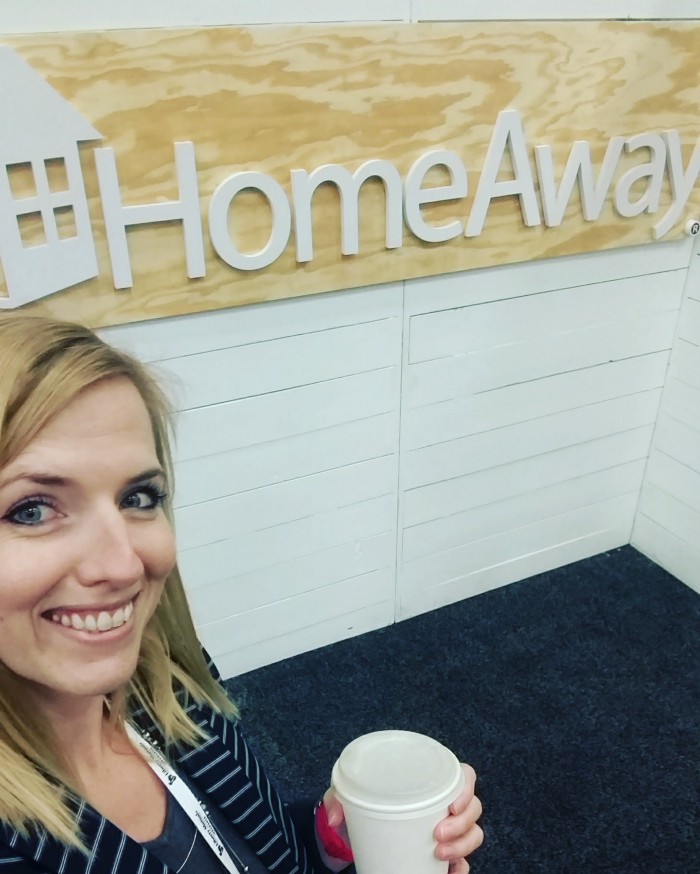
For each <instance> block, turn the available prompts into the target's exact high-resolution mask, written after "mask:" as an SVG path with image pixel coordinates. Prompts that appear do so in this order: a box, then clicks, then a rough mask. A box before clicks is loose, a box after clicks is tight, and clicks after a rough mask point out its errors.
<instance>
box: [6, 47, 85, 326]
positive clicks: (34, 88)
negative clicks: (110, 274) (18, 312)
mask: <svg viewBox="0 0 700 874" xmlns="http://www.w3.org/2000/svg"><path fill="white" fill-rule="evenodd" d="M0 82H2V87H1V89H0V112H1V113H2V118H3V125H2V128H0V260H1V261H2V268H3V271H4V274H5V282H6V285H7V291H8V296H7V297H0V308H4V309H13V308H15V307H18V306H22V305H24V304H27V303H30V302H31V301H35V300H38V299H39V298H42V297H46V296H47V295H49V294H53V293H54V292H56V291H62V290H63V289H66V288H69V287H71V286H73V285H76V284H77V283H79V282H83V281H84V280H86V279H92V278H93V277H95V276H97V274H98V265H97V255H96V252H95V243H94V240H93V236H92V228H91V225H90V216H89V213H88V204H87V197H86V194H85V184H84V182H83V174H82V169H81V166H80V157H79V154H78V144H79V143H81V142H85V141H88V140H100V139H102V137H101V135H100V133H99V132H98V131H96V130H95V128H94V127H92V125H91V124H89V122H87V121H86V120H85V119H84V118H83V117H82V116H81V115H80V113H78V112H77V110H76V109H75V108H74V107H73V106H71V104H70V103H68V101H67V100H65V99H64V98H63V97H61V95H60V94H58V92H56V91H55V90H54V89H53V88H52V87H51V86H50V85H49V84H48V83H47V82H45V81H44V79H42V77H41V76H40V75H39V74H38V73H37V72H36V71H35V70H34V69H32V67H30V66H29V64H28V63H27V62H26V61H24V60H23V59H22V58H21V57H20V56H19V55H18V54H17V53H16V52H15V51H13V50H12V49H10V48H8V47H7V46H0ZM30 231H33V233H30ZM37 232H38V233H37Z"/></svg>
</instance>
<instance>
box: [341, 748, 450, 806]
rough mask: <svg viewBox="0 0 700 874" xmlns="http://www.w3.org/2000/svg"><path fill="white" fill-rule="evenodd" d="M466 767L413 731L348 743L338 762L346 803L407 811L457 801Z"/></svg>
mask: <svg viewBox="0 0 700 874" xmlns="http://www.w3.org/2000/svg"><path fill="white" fill-rule="evenodd" d="M461 782H462V768H461V766H460V764H459V762H458V760H457V757H456V756H455V755H454V753H452V752H450V750H448V749H447V747H444V746H443V745H442V744H441V743H439V742H438V741H436V740H434V739H433V738H431V737H427V736H426V735H424V734H417V733H416V732H413V731H375V732H373V733H372V734H365V735H363V736H362V737H358V738H356V739H355V740H354V741H352V742H351V743H349V744H348V745H347V746H346V747H345V749H344V750H343V751H342V753H341V754H340V757H339V758H338V761H337V762H336V763H335V765H334V766H333V776H332V784H333V788H334V789H335V791H336V793H337V794H338V796H339V797H340V800H341V802H342V801H347V802H350V803H351V804H355V805H356V806H357V807H361V808H364V809H365V810H374V811H384V812H390V811H391V812H397V813H398V812H404V813H408V812H410V811H416V810H420V809H422V808H425V807H432V806H433V805H436V804H442V803H444V804H445V805H447V804H449V803H450V802H451V801H453V800H454V798H455V796H456V795H457V794H458V789H459V788H460V785H461Z"/></svg>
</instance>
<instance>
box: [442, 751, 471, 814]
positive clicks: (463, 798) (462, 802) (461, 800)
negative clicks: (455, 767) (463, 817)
mask: <svg viewBox="0 0 700 874" xmlns="http://www.w3.org/2000/svg"><path fill="white" fill-rule="evenodd" d="M462 770H463V771H464V789H463V790H462V791H461V792H460V794H459V795H458V796H457V798H455V800H454V801H453V802H452V804H450V807H449V810H450V813H461V812H462V811H463V810H464V809H465V808H466V807H467V805H468V804H469V802H470V801H471V799H472V798H473V796H474V788H475V786H476V771H475V770H474V768H472V766H471V765H465V764H464V763H462Z"/></svg>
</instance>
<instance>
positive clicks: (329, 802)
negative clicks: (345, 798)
mask: <svg viewBox="0 0 700 874" xmlns="http://www.w3.org/2000/svg"><path fill="white" fill-rule="evenodd" d="M323 805H324V807H325V808H326V815H327V817H328V825H329V826H330V827H331V828H338V826H340V825H341V824H342V823H343V822H344V821H345V813H344V812H343V807H342V805H341V803H340V801H338V799H337V798H336V795H335V792H334V791H333V790H332V789H326V792H325V794H324V796H323Z"/></svg>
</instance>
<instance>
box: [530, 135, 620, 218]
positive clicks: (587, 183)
mask: <svg viewBox="0 0 700 874" xmlns="http://www.w3.org/2000/svg"><path fill="white" fill-rule="evenodd" d="M624 143H625V139H624V137H612V139H611V140H610V142H609V143H608V148H607V149H606V150H605V157H604V158H603V165H602V167H601V168H600V176H599V177H598V182H597V183H596V182H595V180H594V177H593V163H592V161H591V146H590V143H588V142H586V140H576V142H575V143H573V145H572V146H571V151H570V152H569V158H568V160H567V162H566V167H565V168H564V173H563V174H562V177H561V183H560V185H559V191H557V190H556V188H555V182H554V159H553V157H552V147H551V146H535V160H536V162H537V173H538V176H539V180H540V191H541V193H542V212H543V213H544V222H545V224H546V225H547V227H548V228H556V227H558V226H559V225H560V224H561V222H562V219H563V217H564V213H565V212H566V207H567V205H568V203H569V200H570V199H571V194H572V192H573V190H574V184H575V183H576V180H578V185H579V191H580V194H581V210H582V212H583V217H584V218H585V219H586V221H589V222H592V221H595V220H596V219H597V218H599V217H600V213H601V212H602V209H603V204H604V203H605V198H606V197H607V195H608V189H609V188H610V183H611V182H612V178H613V174H614V173H615V168H616V167H617V162H618V161H619V160H620V155H621V154H622V147H623V146H624Z"/></svg>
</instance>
